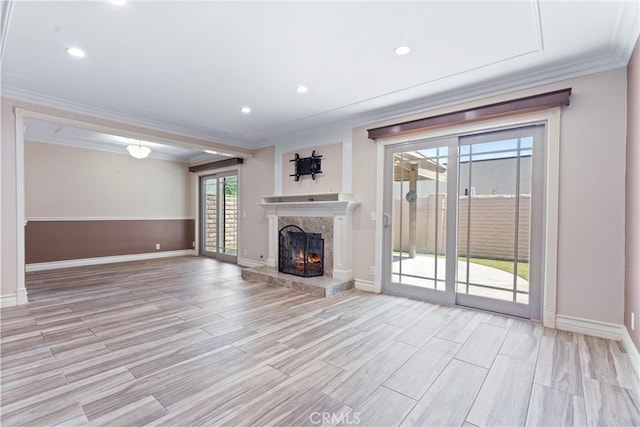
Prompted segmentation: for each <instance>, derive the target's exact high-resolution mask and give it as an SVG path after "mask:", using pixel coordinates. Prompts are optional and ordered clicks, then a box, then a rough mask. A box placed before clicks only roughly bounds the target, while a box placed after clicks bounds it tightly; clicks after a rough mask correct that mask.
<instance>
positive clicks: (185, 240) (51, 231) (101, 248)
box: [25, 219, 195, 264]
mask: <svg viewBox="0 0 640 427" xmlns="http://www.w3.org/2000/svg"><path fill="white" fill-rule="evenodd" d="M194 222H195V221H194V220H192V219H176V220H132V221H129V220H116V221H113V220H111V221H109V220H107V221H30V222H29V223H28V224H27V227H26V231H25V242H26V262H27V264H31V263H38V262H51V261H63V260H71V259H80V258H94V257H103V256H114V255H129V254H139V253H148V252H161V251H175V250H181V249H192V248H193V241H194V239H195V236H194V230H195V224H194ZM156 243H159V244H160V250H156Z"/></svg>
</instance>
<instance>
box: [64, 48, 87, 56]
mask: <svg viewBox="0 0 640 427" xmlns="http://www.w3.org/2000/svg"><path fill="white" fill-rule="evenodd" d="M67 53H68V54H69V55H71V56H75V57H76V58H84V57H85V56H86V53H84V50H82V49H80V48H78V47H68V48H67Z"/></svg>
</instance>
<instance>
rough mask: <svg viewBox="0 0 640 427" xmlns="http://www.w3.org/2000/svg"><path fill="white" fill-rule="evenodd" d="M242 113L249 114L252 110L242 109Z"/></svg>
mask: <svg viewBox="0 0 640 427" xmlns="http://www.w3.org/2000/svg"><path fill="white" fill-rule="evenodd" d="M240 111H242V112H243V113H244V114H249V113H250V112H251V108H249V107H242V108H241V109H240Z"/></svg>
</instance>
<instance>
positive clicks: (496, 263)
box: [458, 257, 529, 282]
mask: <svg viewBox="0 0 640 427" xmlns="http://www.w3.org/2000/svg"><path fill="white" fill-rule="evenodd" d="M458 259H459V260H460V261H464V260H466V257H459V258H458ZM469 262H472V263H474V264H480V265H486V266H487V267H493V268H497V269H498V270H502V271H506V272H507V273H511V274H513V270H514V265H513V261H503V260H499V259H488V258H469ZM518 276H520V277H522V278H523V279H524V280H526V281H527V282H528V281H529V263H528V262H522V261H520V262H518Z"/></svg>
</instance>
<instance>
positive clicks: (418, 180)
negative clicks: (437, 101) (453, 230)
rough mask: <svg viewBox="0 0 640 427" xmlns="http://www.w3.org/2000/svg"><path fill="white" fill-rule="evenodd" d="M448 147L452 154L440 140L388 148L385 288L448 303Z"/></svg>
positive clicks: (449, 160)
mask: <svg viewBox="0 0 640 427" xmlns="http://www.w3.org/2000/svg"><path fill="white" fill-rule="evenodd" d="M452 150H453V152H454V153H455V145H451V146H450V145H449V143H448V142H447V141H440V144H438V143H430V144H425V143H416V144H411V145H409V146H405V147H401V148H397V149H391V150H389V151H388V153H387V161H388V166H387V175H388V177H389V182H388V184H389V185H388V190H387V194H389V197H387V205H388V208H387V209H385V211H386V212H390V215H389V218H390V220H389V227H388V232H387V234H388V235H389V240H388V242H390V243H389V244H388V245H387V247H386V250H387V255H385V256H388V258H387V259H389V260H390V271H389V273H388V274H389V275H388V276H387V277H388V278H389V280H390V283H389V284H388V286H386V289H385V291H386V292H387V293H394V294H399V295H405V296H419V295H420V296H423V297H424V296H429V295H430V299H431V300H438V301H442V302H452V298H453V292H452V288H451V286H448V283H447V282H448V281H447V277H448V275H447V270H448V269H449V268H452V267H453V264H451V265H449V264H450V263H449V262H448V259H449V255H448V254H447V246H448V243H447V240H448V239H451V237H453V236H449V235H448V233H447V228H448V221H447V214H446V211H447V196H448V192H449V191H451V189H452V188H451V185H450V184H449V182H450V178H449V176H453V177H454V180H453V183H455V174H454V175H451V173H452V172H451V167H450V166H451V164H452V163H451V162H452V159H451V158H450V156H449V154H450V153H451V152H452ZM453 165H454V166H455V160H454V161H453ZM454 171H455V167H454ZM453 191H455V187H453ZM454 205H455V204H454ZM453 242H455V240H453Z"/></svg>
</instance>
